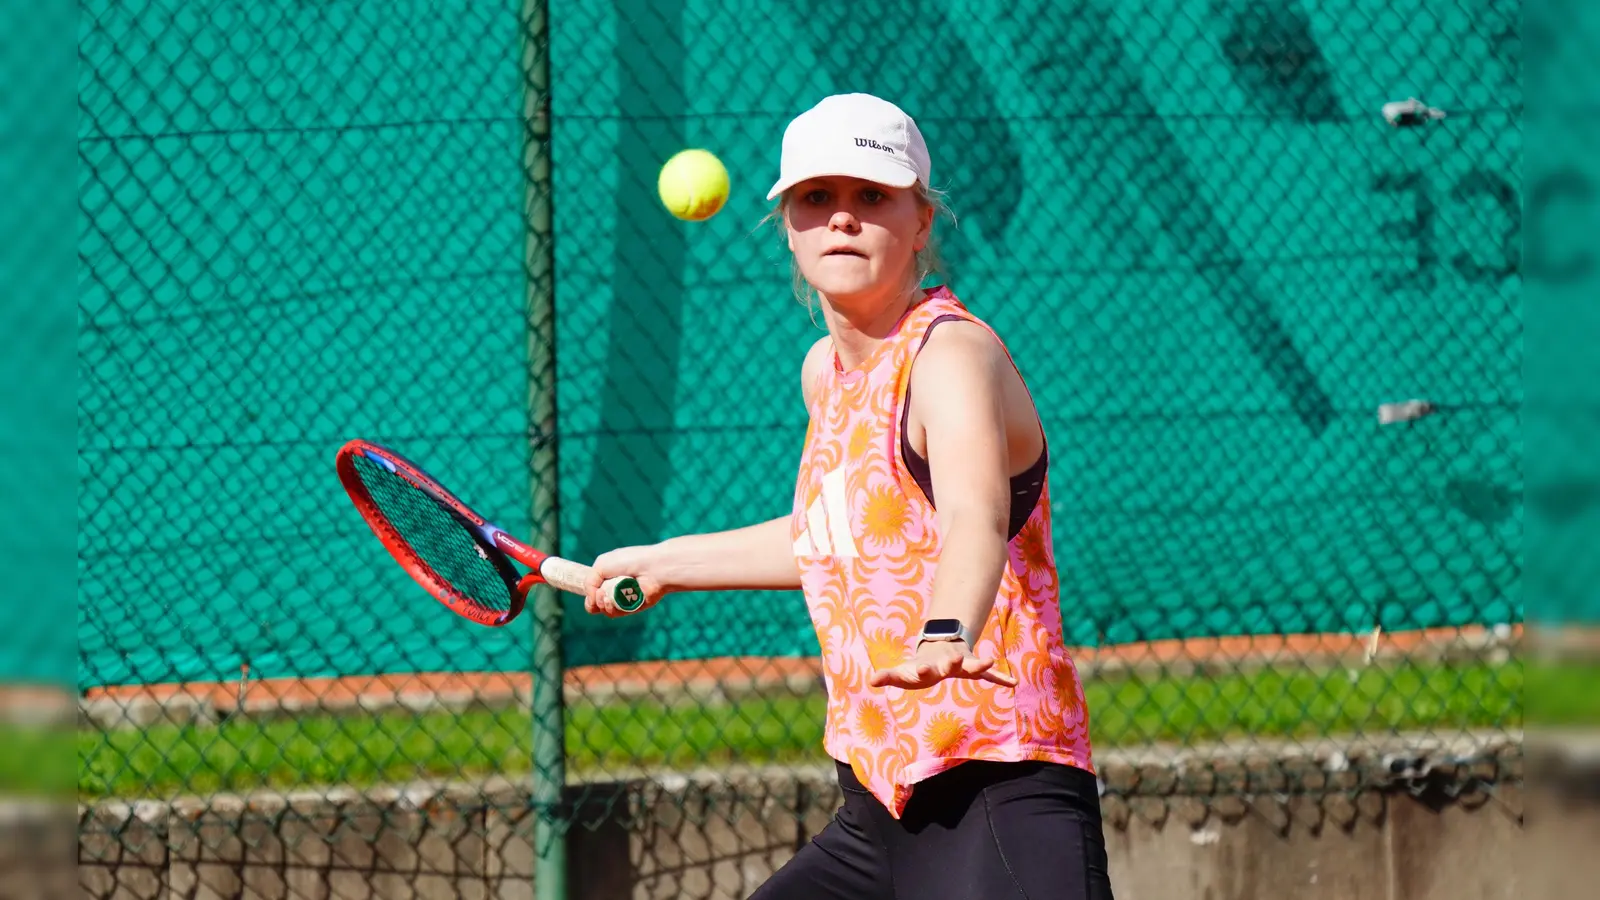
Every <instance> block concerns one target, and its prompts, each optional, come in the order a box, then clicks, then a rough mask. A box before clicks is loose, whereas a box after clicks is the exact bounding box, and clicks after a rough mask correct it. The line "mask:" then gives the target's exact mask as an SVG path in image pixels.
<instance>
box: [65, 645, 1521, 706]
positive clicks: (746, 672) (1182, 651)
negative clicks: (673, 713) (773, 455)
mask: <svg viewBox="0 0 1600 900" xmlns="http://www.w3.org/2000/svg"><path fill="white" fill-rule="evenodd" d="M1521 634H1522V628H1521V626H1516V627H1513V628H1512V629H1510V630H1509V632H1508V633H1502V634H1498V635H1497V634H1493V633H1491V632H1490V631H1488V630H1487V629H1483V628H1461V629H1457V628H1449V629H1439V630H1436V631H1409V632H1397V633H1387V632H1385V633H1381V634H1379V635H1378V636H1377V638H1376V640H1374V636H1373V635H1372V634H1371V633H1365V634H1310V635H1287V636H1255V637H1229V638H1218V639H1204V640H1202V639H1189V640H1181V641H1158V642H1152V643H1140V644H1120V645H1112V646H1107V647H1101V648H1094V649H1079V650H1075V651H1073V658H1074V659H1075V660H1076V661H1077V663H1078V666H1079V668H1080V669H1081V670H1083V671H1084V672H1085V674H1086V675H1088V674H1092V673H1093V672H1094V671H1116V670H1119V669H1126V668H1133V669H1146V668H1149V669H1153V670H1159V669H1161V668H1167V669H1174V668H1185V667H1193V666H1207V667H1213V668H1215V667H1224V668H1226V667H1229V666H1234V665H1237V666H1260V665H1272V664H1275V663H1276V664H1285V663H1287V664H1293V665H1295V666H1307V665H1319V664H1321V665H1327V664H1332V663H1335V662H1349V661H1360V660H1366V659H1369V658H1372V657H1373V656H1376V657H1378V658H1388V657H1424V658H1426V657H1429V656H1437V655H1446V654H1449V653H1451V652H1474V651H1482V650H1484V649H1487V648H1490V647H1492V646H1496V645H1501V646H1504V645H1512V644H1515V643H1516V642H1517V641H1518V640H1519V639H1520V638H1521ZM241 675H242V676H243V675H244V673H241ZM819 679H820V669H819V668H818V660H816V659H815V658H809V657H723V658H716V659H697V660H683V661H660V662H634V663H618V664H613V665H605V666H580V667H575V668H572V669H569V670H568V671H567V672H566V679H565V687H566V690H565V693H566V696H567V697H568V698H573V697H585V696H594V697H602V696H619V695H621V696H628V695H635V696H637V695H655V696H672V695H679V694H688V695H696V694H706V693H710V692H715V691H723V692H733V691H740V692H743V691H759V690H762V689H767V688H781V687H783V686H791V687H793V686H795V685H797V684H803V683H806V682H815V681H817V680H819ZM530 687H531V682H530V676H529V674H528V673H526V672H482V673H403V674H389V675H350V676H344V677H337V678H283V679H266V680H254V679H250V678H248V677H247V676H246V677H241V678H239V679H236V680H233V681H228V682H220V683H186V684H157V685H126V686H118V687H105V688H92V689H90V690H88V691H86V692H85V693H84V695H83V698H82V700H83V701H84V702H87V703H93V704H96V705H99V704H102V703H110V704H135V703H155V704H159V705H163V706H165V705H168V704H174V703H194V704H199V705H203V706H205V707H208V708H209V709H211V710H213V711H215V712H217V713H220V714H224V715H225V714H228V713H230V712H232V711H234V710H238V709H241V708H243V709H245V710H246V711H250V710H262V709H294V708H325V709H326V708H341V707H344V708H348V707H356V706H390V705H396V704H399V705H409V704H410V703H419V704H425V703H427V702H429V701H435V700H441V699H448V698H468V699H471V700H473V701H474V702H482V703H491V704H493V703H496V702H497V701H500V702H509V701H511V700H512V699H513V698H515V697H518V696H523V697H525V696H527V694H528V692H529V690H530Z"/></svg>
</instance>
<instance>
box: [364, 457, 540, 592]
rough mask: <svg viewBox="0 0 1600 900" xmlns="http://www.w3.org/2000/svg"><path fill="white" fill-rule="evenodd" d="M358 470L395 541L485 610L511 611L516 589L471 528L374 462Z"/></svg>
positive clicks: (431, 498) (436, 502) (370, 461)
mask: <svg viewBox="0 0 1600 900" xmlns="http://www.w3.org/2000/svg"><path fill="white" fill-rule="evenodd" d="M354 462H355V468H356V472H357V474H358V475H360V477H361V482H362V484H363V485H364V486H365V487H366V489H367V493H368V495H369V496H371V498H372V502H373V504H374V505H375V506H376V507H377V509H378V512H379V513H380V514H381V516H382V517H383V519H384V522H385V523H386V524H387V526H388V528H389V530H390V531H391V532H393V534H394V535H395V537H397V538H399V540H400V541H401V542H402V543H404V544H405V545H406V546H407V547H409V548H410V549H411V552H412V553H414V554H415V555H416V556H417V558H418V559H420V560H421V561H422V562H423V564H425V565H426V566H427V567H428V568H430V569H432V570H433V572H434V573H435V574H436V575H437V576H438V578H439V580H440V581H442V582H444V583H445V586H446V587H448V588H449V589H451V590H453V591H455V592H456V593H458V594H460V595H462V596H463V597H464V598H465V599H467V600H469V601H471V602H472V603H475V604H478V605H479V606H482V607H484V608H485V609H492V610H495V611H498V612H504V611H506V610H508V609H510V608H511V605H512V596H511V585H510V584H508V583H507V578H506V575H505V574H504V573H502V572H501V570H500V569H499V568H498V567H497V566H495V564H494V563H493V562H491V561H490V559H489V556H488V554H487V553H486V552H485V551H484V548H483V547H482V545H480V544H479V543H478V541H477V540H475V539H474V537H473V534H472V532H471V531H469V530H468V526H467V525H466V524H465V523H463V522H462V521H461V520H459V519H457V518H456V516H455V515H454V514H453V513H451V511H450V510H449V509H448V508H446V507H445V506H443V505H442V504H440V503H439V502H438V501H436V500H434V499H433V497H431V496H429V495H428V494H427V493H426V492H424V491H423V490H421V489H420V488H418V487H417V486H416V485H414V484H412V483H411V482H409V481H407V480H406V479H404V478H402V477H400V476H399V475H396V474H394V473H392V472H390V471H388V470H387V469H385V468H383V467H382V466H380V465H378V464H377V463H375V462H373V461H372V460H370V459H367V458H365V457H362V456H358V457H356V458H355V460H354Z"/></svg>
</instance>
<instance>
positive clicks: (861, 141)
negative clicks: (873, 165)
mask: <svg viewBox="0 0 1600 900" xmlns="http://www.w3.org/2000/svg"><path fill="white" fill-rule="evenodd" d="M856 146H857V147H871V148H872V149H874V150H882V151H883V152H885V153H893V152H894V148H893V147H886V146H884V145H883V144H880V143H878V142H877V141H875V140H873V139H872V138H856Z"/></svg>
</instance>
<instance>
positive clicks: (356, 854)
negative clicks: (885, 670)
mask: <svg viewBox="0 0 1600 900" xmlns="http://www.w3.org/2000/svg"><path fill="white" fill-rule="evenodd" d="M1523 796H1524V789H1523V788H1522V787H1521V786H1520V785H1514V784H1502V785H1499V786H1496V787H1493V788H1489V789H1477V790H1472V791H1468V792H1466V793H1462V794H1460V795H1459V796H1430V795H1428V794H1426V793H1424V794H1423V795H1421V796H1417V795H1414V793H1413V792H1411V791H1407V790H1398V789H1390V790H1380V789H1375V788H1371V789H1361V790H1357V791H1352V792H1347V793H1340V794H1326V795H1321V796H1274V797H1265V796H1255V797H1247V796H1242V795H1231V796H1227V795H1225V796H1211V797H1207V798H1204V799H1203V800H1202V799H1200V798H1185V797H1181V796H1140V795H1137V794H1134V795H1127V796H1121V795H1119V796H1109V797H1107V798H1106V800H1105V802H1104V804H1103V807H1104V809H1105V812H1106V817H1107V835H1106V837H1107V841H1108V845H1109V846H1108V849H1109V852H1110V858H1111V872H1112V877H1113V884H1114V887H1115V890H1116V893H1117V896H1118V897H1119V898H1121V900H1143V898H1149V900H1157V898H1159V900H1181V898H1196V900H1201V898H1204V900H1255V898H1260V900H1281V898H1289V897H1295V898H1300V897H1306V898H1328V900H1335V898H1339V900H1344V898H1348V900H1379V898H1384V900H1434V898H1438V900H1446V898H1448V900H1472V898H1483V900H1511V898H1513V897H1516V896H1522V894H1521V893H1519V892H1520V891H1521V890H1523V888H1524V885H1526V884H1527V883H1529V882H1530V881H1538V882H1539V883H1549V884H1551V885H1552V886H1555V884H1554V883H1553V882H1552V881H1551V877H1550V876H1552V874H1553V871H1554V869H1557V868H1560V860H1559V859H1552V860H1550V861H1549V863H1553V865H1551V864H1544V865H1538V866H1536V868H1537V869H1538V871H1537V872H1534V873H1528V872H1527V871H1526V866H1523V867H1519V865H1518V863H1519V862H1527V860H1526V859H1525V858H1524V854H1522V853H1521V852H1520V851H1521V850H1522V848H1523V846H1524V845H1523V841H1522V840H1521V838H1522V836H1523V831H1524V829H1523V825H1522V805H1523ZM839 801H840V798H839V793H838V789H837V787H836V786H835V785H834V784H833V782H832V781H831V776H830V773H829V771H828V770H827V769H826V768H820V767H817V768H807V769H795V770H781V771H772V772H767V773H765V774H763V775H756V774H749V775H746V776H743V777H739V778H735V779H733V780H729V779H727V778H725V777H724V778H717V779H709V778H708V779H706V780H704V781H696V780H693V779H690V778H683V777H680V778H675V779H673V778H668V779H656V780H651V781H634V782H627V783H613V784H606V785H587V786H575V787H574V788H573V789H572V791H571V792H570V794H569V802H570V803H571V804H572V805H573V809H574V810H575V818H576V823H575V825H574V826H573V830H572V832H571V835H570V839H569V841H568V851H569V858H570V865H569V873H568V880H569V885H570V887H571V894H572V898H573V900H657V898H660V900H666V898H675V900H676V898H706V900H711V898H729V900H736V898H743V897H746V896H748V895H749V893H750V892H751V891H753V890H754V889H755V888H756V887H757V886H758V885H760V884H761V882H762V881H763V880H765V879H766V878H767V877H768V876H769V875H770V874H771V873H772V872H774V871H776V870H777V869H778V867H780V866H782V865H783V864H784V862H786V861H787V860H788V859H789V858H790V857H792V856H793V855H794V853H795V852H796V851H797V850H798V848H799V847H801V846H802V845H803V844H804V842H805V841H806V840H808V839H809V837H810V836H811V835H812V834H814V833H815V832H816V831H818V830H819V829H820V828H821V827H822V826H823V825H824V824H826V822H827V821H828V818H829V817H830V816H831V814H832V813H833V811H834V810H835V809H836V808H837V807H838V804H839ZM1551 808H1552V810H1555V812H1554V814H1552V815H1551V816H1550V817H1549V819H1548V820H1546V821H1545V822H1544V823H1542V824H1541V825H1539V826H1536V828H1535V830H1536V831H1538V832H1539V833H1543V834H1546V835H1547V837H1549V838H1550V839H1551V840H1555V839H1557V838H1560V839H1562V841H1563V842H1562V843H1561V844H1560V846H1561V847H1563V848H1567V849H1565V850H1560V851H1556V852H1557V853H1558V854H1559V853H1562V852H1565V853H1582V854H1586V855H1589V856H1593V855H1594V854H1593V851H1592V848H1593V847H1595V846H1600V843H1597V842H1596V841H1595V837H1596V836H1600V805H1596V804H1592V803H1591V804H1587V805H1583V804H1568V805H1566V806H1564V807H1561V808H1560V809H1559V810H1556V808H1555V807H1551ZM1557 822H1559V827H1554V826H1555V825H1556V823H1557ZM78 826H79V835H80V837H79V848H78V860H79V869H78V881H79V884H80V886H81V888H82V890H83V893H84V895H85V896H88V897H91V898H95V900H135V898H137V900H179V898H182V900H224V898H251V900H291V898H292V900H334V898H338V900H366V898H371V900H380V898H381V900H409V898H415V900H445V898H449V900H458V898H468V900H479V898H482V900H489V898H505V900H532V897H533V894H534V891H533V884H534V879H535V878H536V877H537V873H536V872H534V870H533V860H534V853H533V846H532V840H533V828H532V817H531V813H530V811H529V808H528V795H527V793H526V791H525V790H523V789H522V788H520V787H519V786H517V785H513V784H510V783H504V782H502V783H498V784H487V785H471V786H467V785H454V786H450V785H435V786H431V787H428V788H425V789H424V788H412V789H408V790H400V789H393V790H389V791H386V792H383V793H374V792H368V793H366V794H358V793H356V792H353V791H345V792H336V793H334V794H332V795H325V794H318V793H314V792H307V793H304V794H298V795H292V796H279V797H275V798H274V797H250V798H232V799H222V798H211V799H210V800H207V801H204V802H203V803H201V802H199V801H196V802H195V803H194V804H186V803H185V802H180V803H174V804H165V803H138V804H125V803H104V804H99V805H97V806H93V807H85V808H83V809H81V810H80V816H79V822H78ZM1541 840H1543V839H1541ZM1549 846H1554V845H1548V846H1547V849H1549ZM1530 874H1532V875H1534V876H1536V877H1533V878H1530V877H1529V875H1530ZM1593 883H1594V881H1593V880H1592V878H1591V879H1590V880H1588V881H1586V882H1576V883H1574V884H1573V886H1574V887H1577V886H1579V885H1582V884H1589V885H1592V884H1593ZM1578 895H1579V894H1573V893H1554V894H1545V896H1552V897H1560V896H1578Z"/></svg>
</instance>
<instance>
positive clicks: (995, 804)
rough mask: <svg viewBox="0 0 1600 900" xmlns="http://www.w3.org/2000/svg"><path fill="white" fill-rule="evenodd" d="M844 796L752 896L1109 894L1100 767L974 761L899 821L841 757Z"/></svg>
mask: <svg viewBox="0 0 1600 900" xmlns="http://www.w3.org/2000/svg"><path fill="white" fill-rule="evenodd" d="M838 769H839V786H840V787H842V788H843V789H844V804H843V806H841V807H840V809H839V812H838V814H837V815H835V816H834V818H833V821H832V822H830V823H828V826H827V827H826V828H824V829H823V830H822V832H821V833H820V834H818V835H817V836H816V837H815V838H813V839H812V841H811V842H810V843H808V844H807V845H806V846H805V847H803V848H801V850H800V852H799V853H798V854H796V855H795V857H794V858H793V859H791V860H790V861H789V862H788V864H786V865H785V866H784V867H783V868H782V869H780V870H778V872H777V873H776V874H775V875H773V876H772V878H771V879H770V880H768V881H767V883H766V884H763V885H762V886H761V887H760V888H758V889H757V890H756V892H755V893H754V894H752V895H750V900H813V898H817V900H830V898H837V900H874V898H878V900H1111V881H1110V878H1109V877H1108V875H1107V873H1106V847H1105V836H1104V833H1103V831H1102V829H1101V824H1100V798H1099V792H1098V791H1097V790H1096V788H1095V780H1094V776H1092V775H1090V774H1089V773H1088V772H1085V771H1083V770H1082V769H1077V768H1073V767H1071V766H1065V765H1059V764H1055V763H1044V762H1017V763H996V762H979V761H972V762H965V763H962V764H960V765H958V766H956V767H955V768H953V769H950V770H948V771H946V772H942V773H940V774H938V775H935V776H933V777H932V778H929V779H928V780H926V781H923V782H922V783H920V784H918V785H917V786H916V788H915V790H914V791H913V792H912V794H911V801H910V803H909V804H908V805H907V806H906V811H905V815H904V816H902V817H901V818H900V820H899V821H896V820H895V819H893V818H891V817H890V816H889V811H888V810H887V809H884V807H883V804H881V803H879V802H878V800H877V798H875V797H873V796H872V795H871V794H869V793H867V789H866V788H864V787H862V786H861V782H860V781H858V780H856V777H855V774H854V773H852V772H851V771H850V767H849V766H846V765H844V764H842V763H841V764H839V765H838Z"/></svg>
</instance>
